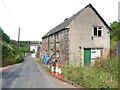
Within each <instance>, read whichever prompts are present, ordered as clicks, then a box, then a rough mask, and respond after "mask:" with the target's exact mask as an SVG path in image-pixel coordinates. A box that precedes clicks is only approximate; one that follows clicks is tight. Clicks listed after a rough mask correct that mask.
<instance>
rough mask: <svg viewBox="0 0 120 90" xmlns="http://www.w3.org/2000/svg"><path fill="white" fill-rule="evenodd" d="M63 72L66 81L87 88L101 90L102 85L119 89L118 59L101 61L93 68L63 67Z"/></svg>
mask: <svg viewBox="0 0 120 90" xmlns="http://www.w3.org/2000/svg"><path fill="white" fill-rule="evenodd" d="M62 72H63V76H64V78H65V79H68V80H70V81H73V82H75V83H76V84H78V83H79V84H80V85H81V86H83V87H86V88H99V86H100V85H103V86H104V87H105V88H107V86H108V87H109V88H117V87H118V74H119V73H118V58H113V59H109V60H101V61H100V62H96V63H95V65H94V66H93V67H91V66H87V67H81V66H79V67H78V66H72V65H69V66H63V67H62Z"/></svg>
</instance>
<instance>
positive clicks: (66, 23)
mask: <svg viewBox="0 0 120 90" xmlns="http://www.w3.org/2000/svg"><path fill="white" fill-rule="evenodd" d="M87 7H90V8H91V9H92V10H93V11H94V12H95V13H96V15H97V16H98V17H99V18H100V20H101V21H102V22H103V24H104V25H105V26H106V27H107V28H108V29H109V30H111V28H110V27H109V26H108V25H107V23H106V22H105V21H104V19H103V18H102V17H101V16H100V14H99V13H98V12H97V11H96V10H95V8H94V7H93V6H92V4H89V5H87V6H86V7H85V8H87ZM85 8H83V9H82V10H80V11H78V12H77V13H76V14H74V15H73V16H71V17H70V18H68V19H67V20H65V21H64V22H62V23H61V24H59V25H58V26H56V27H54V28H53V29H51V30H50V31H49V32H48V33H47V34H45V35H44V36H43V37H42V39H43V38H45V37H47V36H49V35H51V34H54V33H57V32H59V31H61V30H64V29H65V28H66V27H67V26H69V24H70V22H72V21H73V20H74V19H75V18H76V17H77V15H78V14H80V13H81V12H82V11H83V10H84V9H85Z"/></svg>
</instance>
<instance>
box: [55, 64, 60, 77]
mask: <svg viewBox="0 0 120 90" xmlns="http://www.w3.org/2000/svg"><path fill="white" fill-rule="evenodd" d="M58 72H59V70H58V63H56V69H55V76H57V77H58Z"/></svg>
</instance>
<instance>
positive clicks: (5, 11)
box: [0, 0, 119, 41]
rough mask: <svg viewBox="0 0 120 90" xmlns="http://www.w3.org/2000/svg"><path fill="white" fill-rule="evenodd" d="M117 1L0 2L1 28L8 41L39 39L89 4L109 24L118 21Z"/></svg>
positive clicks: (34, 0)
mask: <svg viewBox="0 0 120 90" xmlns="http://www.w3.org/2000/svg"><path fill="white" fill-rule="evenodd" d="M118 1H119V0H0V27H1V28H2V29H3V30H4V32H5V33H7V34H8V35H9V36H10V38H11V39H14V40H17V39H18V29H19V27H20V28H21V36H20V40H22V41H25V40H39V41H41V37H42V36H44V34H46V33H47V32H48V31H49V30H50V29H52V28H54V27H55V26H56V25H58V24H60V23H61V22H63V21H64V19H65V18H68V17H70V16H72V15H73V14H75V13H76V12H78V11H79V10H81V9H82V8H84V7H85V6H87V5H88V4H89V3H91V4H92V5H93V7H95V9H96V10H97V11H98V13H99V14H100V15H101V16H102V17H103V19H104V20H105V21H106V22H107V23H108V24H110V23H112V22H113V21H117V20H118Z"/></svg>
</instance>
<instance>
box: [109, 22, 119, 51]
mask: <svg viewBox="0 0 120 90" xmlns="http://www.w3.org/2000/svg"><path fill="white" fill-rule="evenodd" d="M110 28H111V29H112V31H111V32H110V46H111V49H112V50H114V49H115V48H116V41H120V22H117V21H114V22H113V23H111V25H110Z"/></svg>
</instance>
